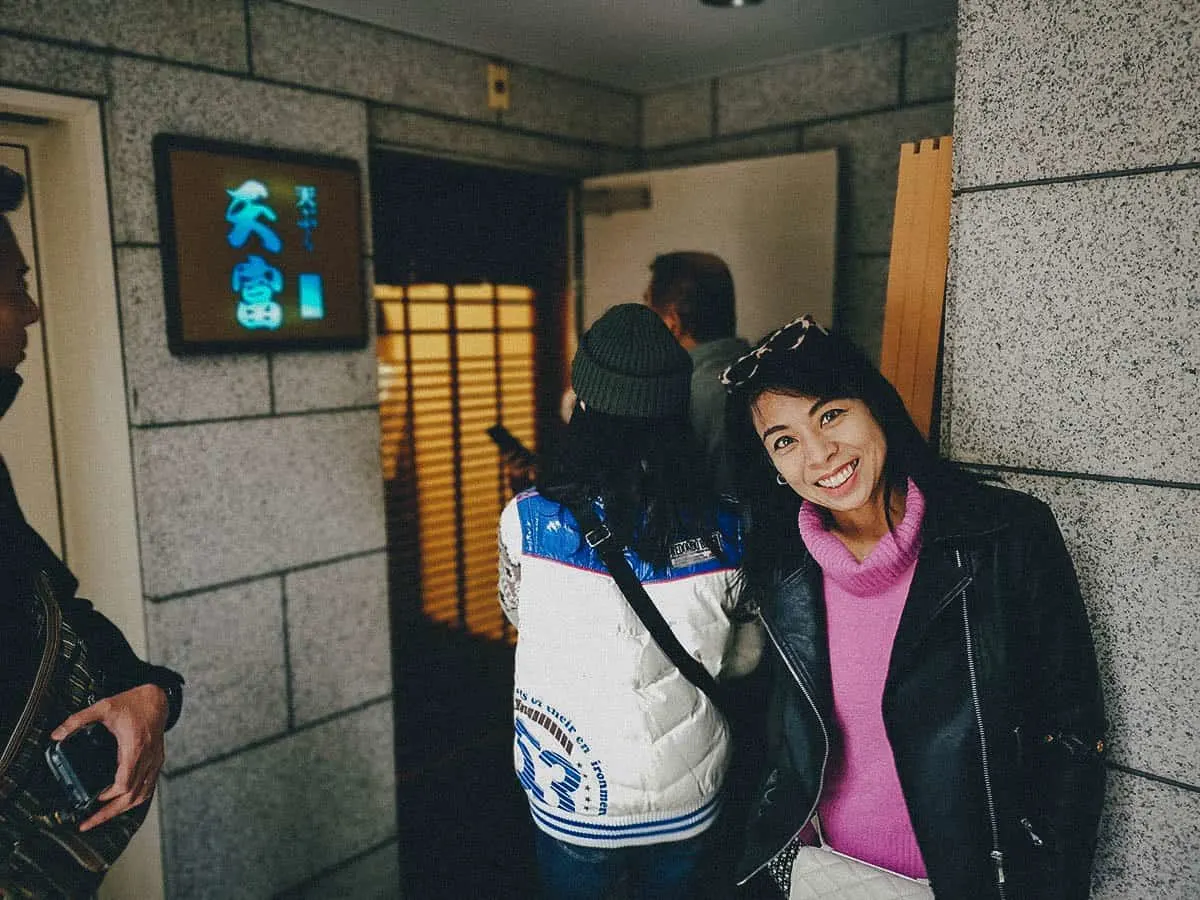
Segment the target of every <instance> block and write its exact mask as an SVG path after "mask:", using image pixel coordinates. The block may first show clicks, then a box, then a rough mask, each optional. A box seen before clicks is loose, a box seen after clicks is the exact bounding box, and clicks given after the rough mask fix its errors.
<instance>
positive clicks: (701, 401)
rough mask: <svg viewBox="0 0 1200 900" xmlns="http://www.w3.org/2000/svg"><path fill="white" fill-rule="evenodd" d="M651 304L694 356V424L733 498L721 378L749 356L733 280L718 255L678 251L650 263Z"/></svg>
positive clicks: (719, 483) (719, 481)
mask: <svg viewBox="0 0 1200 900" xmlns="http://www.w3.org/2000/svg"><path fill="white" fill-rule="evenodd" d="M645 300H646V303H648V304H649V306H650V308H651V309H653V310H654V311H655V312H656V313H658V314H659V316H661V317H662V320H663V321H664V322H666V324H667V327H668V328H670V329H671V333H672V334H673V335H675V339H676V340H677V341H679V343H680V345H681V346H682V347H683V348H684V349H685V350H687V351H688V354H689V355H690V356H691V357H692V391H691V419H692V428H693V429H694V430H695V432H696V435H697V437H699V438H700V439H701V440H702V441H703V442H704V455H705V458H706V460H707V462H708V469H709V471H710V472H711V473H712V476H713V479H714V481H715V483H716V486H717V489H718V490H720V491H722V492H724V493H728V492H730V490H731V489H732V486H733V482H732V475H731V473H730V471H729V463H728V460H727V459H726V457H725V387H724V386H723V385H722V384H721V380H720V374H721V372H722V371H724V369H725V367H726V366H728V365H729V364H730V363H731V362H733V361H734V360H735V359H737V358H738V357H739V356H741V355H742V354H744V353H746V352H747V351H748V350H749V349H750V348H749V345H748V344H747V343H746V342H745V341H744V340H742V339H741V338H739V337H737V316H736V312H735V308H734V293H733V276H732V275H731V274H730V272H729V267H728V266H727V265H725V261H724V260H722V259H721V258H720V257H719V256H716V255H715V254H712V253H701V252H697V251H676V252H674V253H664V254H662V255H661V256H656V257H655V258H654V262H652V263H650V284H649V286H648V287H647V288H646V294H645Z"/></svg>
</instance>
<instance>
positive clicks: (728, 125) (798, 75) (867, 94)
mask: <svg viewBox="0 0 1200 900" xmlns="http://www.w3.org/2000/svg"><path fill="white" fill-rule="evenodd" d="M899 81H900V39H899V38H898V37H889V38H880V39H877V40H873V41H865V42H863V43H860V44H855V45H853V46H850V47H837V48H832V49H827V50H816V51H814V52H812V53H806V54H805V55H803V56H800V57H797V58H796V59H794V60H792V61H790V62H786V63H781V64H779V65H775V66H769V67H767V68H762V69H755V70H753V71H749V72H738V73H734V74H732V75H726V76H724V77H722V78H720V79H718V82H717V123H718V127H719V129H720V133H721V134H736V133H737V132H739V131H750V130H752V129H756V128H769V127H771V126H773V125H786V124H790V123H793V122H805V121H811V120H813V119H826V118H831V117H833V116H844V115H847V114H850V113H855V112H863V111H865V110H873V109H880V108H882V107H890V106H895V105H896V103H897V102H898V101H899V99H900V98H899Z"/></svg>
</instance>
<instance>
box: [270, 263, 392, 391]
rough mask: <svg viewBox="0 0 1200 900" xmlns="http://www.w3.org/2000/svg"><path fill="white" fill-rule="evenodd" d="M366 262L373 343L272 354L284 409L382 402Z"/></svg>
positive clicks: (273, 375) (367, 270) (365, 292)
mask: <svg viewBox="0 0 1200 900" xmlns="http://www.w3.org/2000/svg"><path fill="white" fill-rule="evenodd" d="M373 268H374V266H373V264H372V262H371V260H369V259H368V260H364V261H363V297H362V299H361V300H360V302H361V303H362V304H363V305H364V307H365V314H366V321H367V346H366V347H364V348H362V349H360V350H306V351H304V352H299V353H290V352H288V353H276V354H274V355H273V356H272V357H271V385H272V387H273V388H274V392H275V411H276V412H280V413H289V412H304V411H307V410H322V409H337V408H339V407H346V406H374V405H376V404H378V403H379V383H378V382H379V357H378V356H377V355H376V352H375V279H374V272H373Z"/></svg>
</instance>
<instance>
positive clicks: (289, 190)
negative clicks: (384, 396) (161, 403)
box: [154, 134, 367, 354]
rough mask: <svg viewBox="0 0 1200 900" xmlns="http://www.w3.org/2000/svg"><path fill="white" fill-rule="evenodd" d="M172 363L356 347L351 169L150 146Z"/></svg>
mask: <svg viewBox="0 0 1200 900" xmlns="http://www.w3.org/2000/svg"><path fill="white" fill-rule="evenodd" d="M154 165H155V173H156V178H157V187H158V202H159V230H160V235H161V240H162V258H163V281H164V288H165V292H166V303H167V344H168V346H169V347H170V350H171V352H172V353H176V354H189V353H204V352H262V351H265V350H285V349H305V348H308V349H326V348H337V347H362V346H364V345H365V344H366V341H367V320H366V315H367V306H366V294H365V290H364V283H363V255H362V216H363V206H362V193H361V185H360V176H359V167H358V163H357V162H356V161H354V160H352V159H342V158H338V157H330V156H313V155H309V154H304V153H296V152H291V151H283V150H273V149H267V148H261V147H247V146H242V145H236V144H227V143H222V142H217V141H209V140H202V139H199V138H190V137H183V136H181V135H170V134H160V135H157V136H156V137H155V139H154Z"/></svg>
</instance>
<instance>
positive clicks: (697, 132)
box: [642, 23, 955, 358]
mask: <svg viewBox="0 0 1200 900" xmlns="http://www.w3.org/2000/svg"><path fill="white" fill-rule="evenodd" d="M954 53H955V28H954V25H953V24H951V23H947V24H946V25H944V26H942V27H939V28H932V29H928V30H923V31H918V32H913V33H910V34H902V35H895V36H892V37H885V38H878V39H874V40H869V41H865V42H863V43H861V44H855V45H852V46H849V47H836V48H832V49H826V50H818V51H815V52H812V53H808V54H805V55H803V56H800V57H797V58H795V59H792V60H788V61H786V62H781V63H778V64H775V65H771V66H765V67H763V68H759V69H755V70H751V71H746V72H736V73H732V74H729V75H725V76H721V77H718V78H714V79H711V80H705V81H698V82H692V83H688V84H683V85H677V86H674V87H671V88H668V89H665V90H662V91H656V92H653V93H650V94H647V95H646V96H645V97H644V98H643V102H642V140H643V145H644V147H645V152H644V158H643V163H644V164H645V166H646V167H647V168H665V167H671V166H683V165H693V164H697V163H706V162H717V161H720V160H727V159H741V158H746V157H753V156H767V155H771V154H778V153H796V152H800V151H808V150H828V149H830V148H837V149H838V159H839V166H840V169H841V171H840V183H839V199H838V204H839V235H838V272H837V285H836V296H835V307H834V318H835V322H834V323H833V324H834V325H835V327H837V328H839V329H842V330H843V331H845V332H846V333H847V334H849V335H850V336H851V337H852V338H853V339H855V340H856V341H857V342H858V343H859V344H860V345H862V346H863V347H864V349H866V350H867V351H868V352H869V353H870V354H871V355H872V356H873V357H875V358H878V355H879V347H880V342H881V339H882V334H883V306H884V298H885V295H886V291H887V273H888V256H889V254H890V251H891V224H892V214H893V212H894V205H895V196H896V173H897V170H898V168H899V158H900V144H902V143H904V142H905V141H913V140H920V139H921V138H925V137H936V136H940V135H944V134H950V132H951V128H952V124H953V117H954V113H953V97H954ZM734 277H735V279H736V277H737V273H736V272H735V273H734ZM796 304H797V314H799V313H801V312H803V311H804V309H803V306H804V299H803V298H802V297H797V298H796ZM746 337H748V338H754V337H757V335H746Z"/></svg>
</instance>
